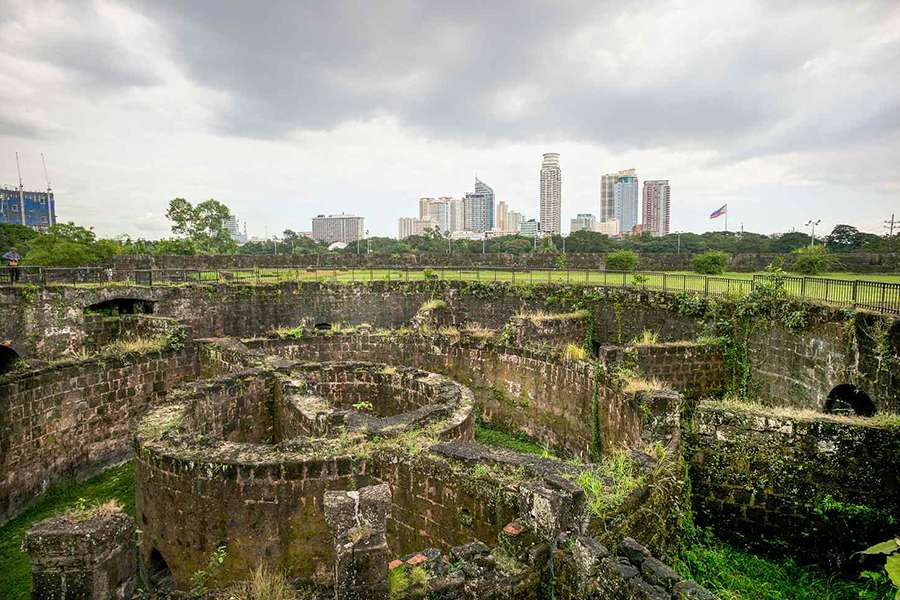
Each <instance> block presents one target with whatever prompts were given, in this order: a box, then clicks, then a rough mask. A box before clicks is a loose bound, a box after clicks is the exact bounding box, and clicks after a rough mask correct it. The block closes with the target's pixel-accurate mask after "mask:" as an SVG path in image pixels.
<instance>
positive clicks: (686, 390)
mask: <svg viewBox="0 0 900 600" xmlns="http://www.w3.org/2000/svg"><path fill="white" fill-rule="evenodd" d="M599 358H600V360H601V361H602V362H605V363H606V364H607V365H614V364H616V363H618V364H621V365H622V366H624V367H626V368H628V369H632V370H634V371H635V372H636V373H638V374H639V375H641V376H642V377H643V378H645V379H648V380H651V381H656V382H659V383H662V384H664V385H665V386H666V387H668V388H671V389H673V390H676V391H678V392H681V393H682V394H683V395H684V397H685V398H688V399H690V400H696V399H701V398H714V397H718V396H720V395H721V394H722V392H723V388H724V379H725V372H724V371H725V366H724V360H723V358H722V348H721V347H719V346H718V345H716V344H698V343H691V342H669V343H661V344H640V345H636V346H631V347H627V348H623V347H618V346H604V347H603V348H601V350H600V353H599Z"/></svg>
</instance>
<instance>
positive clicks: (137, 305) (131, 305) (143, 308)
mask: <svg viewBox="0 0 900 600" xmlns="http://www.w3.org/2000/svg"><path fill="white" fill-rule="evenodd" d="M154 304H155V302H154V301H152V300H141V299H139V298H113V299H111V300H104V301H103V302H97V303H96V304H91V305H90V306H88V307H85V309H84V312H85V314H92V315H106V316H110V317H116V316H119V315H152V314H153V308H154V307H153V305H154Z"/></svg>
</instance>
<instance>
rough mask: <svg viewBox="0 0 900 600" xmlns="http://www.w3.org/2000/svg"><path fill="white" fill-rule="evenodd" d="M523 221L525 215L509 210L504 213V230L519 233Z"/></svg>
mask: <svg viewBox="0 0 900 600" xmlns="http://www.w3.org/2000/svg"><path fill="white" fill-rule="evenodd" d="M524 222H525V215H523V214H522V213H520V212H518V211H515V210H511V211H509V212H508V213H507V215H506V230H507V231H508V232H510V233H519V231H521V229H522V223H524Z"/></svg>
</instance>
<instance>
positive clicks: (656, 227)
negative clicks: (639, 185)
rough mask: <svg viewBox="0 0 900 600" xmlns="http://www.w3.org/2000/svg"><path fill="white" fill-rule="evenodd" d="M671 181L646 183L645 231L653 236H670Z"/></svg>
mask: <svg viewBox="0 0 900 600" xmlns="http://www.w3.org/2000/svg"><path fill="white" fill-rule="evenodd" d="M669 210H670V195H669V180H668V179H657V180H652V181H644V211H643V219H642V221H643V224H644V231H652V232H653V235H669V216H670V215H669Z"/></svg>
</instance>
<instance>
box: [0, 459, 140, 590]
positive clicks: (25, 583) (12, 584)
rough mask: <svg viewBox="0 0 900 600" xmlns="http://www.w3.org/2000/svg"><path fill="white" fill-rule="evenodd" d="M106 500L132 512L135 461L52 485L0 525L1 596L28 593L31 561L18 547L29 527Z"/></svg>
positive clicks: (132, 513)
mask: <svg viewBox="0 0 900 600" xmlns="http://www.w3.org/2000/svg"><path fill="white" fill-rule="evenodd" d="M107 500H118V501H119V503H120V504H121V505H122V508H124V509H125V511H126V512H127V513H128V514H130V515H132V516H133V515H134V463H130V462H129V463H126V464H124V465H120V466H117V467H113V468H111V469H107V470H106V471H104V472H103V473H101V474H100V475H97V476H96V477H93V478H91V479H88V480H87V481H84V482H82V483H73V484H68V485H58V486H54V487H51V488H50V490H48V491H47V493H45V494H43V495H42V496H40V497H39V498H38V500H37V502H35V503H34V504H33V505H32V506H31V507H30V508H28V509H27V510H25V512H23V513H22V514H20V515H19V516H18V517H15V518H14V519H12V520H10V521H9V522H7V523H6V524H4V525H3V526H2V527H0V598H3V600H28V598H30V597H31V563H30V562H29V560H28V556H27V555H26V554H25V553H23V552H22V550H21V545H22V539H23V538H24V537H25V532H26V531H28V528H29V527H31V526H32V525H33V524H35V523H37V522H38V521H40V520H42V519H46V518H47V517H52V516H54V515H58V514H62V513H63V512H65V511H66V510H67V509H69V508H89V507H91V506H95V505H98V504H102V503H104V502H106V501H107Z"/></svg>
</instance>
